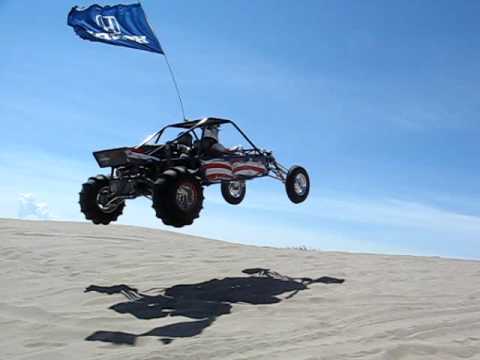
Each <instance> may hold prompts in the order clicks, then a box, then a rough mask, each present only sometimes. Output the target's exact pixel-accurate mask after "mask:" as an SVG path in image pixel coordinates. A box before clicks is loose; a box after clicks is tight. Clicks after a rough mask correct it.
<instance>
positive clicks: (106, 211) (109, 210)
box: [79, 175, 125, 225]
mask: <svg viewBox="0 0 480 360" xmlns="http://www.w3.org/2000/svg"><path fill="white" fill-rule="evenodd" d="M79 195H80V201H79V204H80V209H81V211H82V213H84V214H85V218H86V219H87V220H91V221H92V222H93V223H94V224H96V225H98V224H103V225H108V224H110V223H111V222H112V221H116V220H117V219H118V217H119V216H120V215H122V213H123V209H124V208H125V201H122V200H119V201H115V199H114V195H113V194H112V192H111V191H110V178H109V177H108V176H104V175H97V176H95V177H91V178H90V179H88V181H87V182H86V183H84V184H83V185H82V190H81V191H80V194H79Z"/></svg>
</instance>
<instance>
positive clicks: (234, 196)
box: [221, 180, 247, 205]
mask: <svg viewBox="0 0 480 360" xmlns="http://www.w3.org/2000/svg"><path fill="white" fill-rule="evenodd" d="M221 187H222V196H223V198H224V199H225V201H226V202H228V203H229V204H232V205H238V204H240V203H241V202H242V200H243V199H244V198H245V193H246V191H247V187H246V185H245V181H242V180H239V181H230V182H222V185H221Z"/></svg>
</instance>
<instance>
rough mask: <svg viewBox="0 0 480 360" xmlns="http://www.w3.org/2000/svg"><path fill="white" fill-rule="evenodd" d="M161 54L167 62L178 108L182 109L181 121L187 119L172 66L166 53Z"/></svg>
mask: <svg viewBox="0 0 480 360" xmlns="http://www.w3.org/2000/svg"><path fill="white" fill-rule="evenodd" d="M163 55H164V57H165V62H166V64H167V67H168V71H169V72H170V76H171V78H172V81H173V85H174V86H175V90H176V92H177V97H178V102H179V104H180V109H181V110H182V116H183V121H187V118H186V117H185V108H184V107H183V100H182V95H181V94H180V89H179V88H178V84H177V80H176V79H175V74H174V73H173V70H172V67H171V66H170V62H169V61H168V57H167V54H166V53H164V54H163Z"/></svg>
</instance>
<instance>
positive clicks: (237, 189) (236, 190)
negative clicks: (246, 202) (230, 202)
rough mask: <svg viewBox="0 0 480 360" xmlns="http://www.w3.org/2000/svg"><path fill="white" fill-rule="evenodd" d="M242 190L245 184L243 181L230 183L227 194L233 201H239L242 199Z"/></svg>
mask: <svg viewBox="0 0 480 360" xmlns="http://www.w3.org/2000/svg"><path fill="white" fill-rule="evenodd" d="M244 189H245V182H243V181H231V182H229V183H228V193H229V194H230V196H231V197H233V198H235V199H239V198H241V197H242V194H243V190H244Z"/></svg>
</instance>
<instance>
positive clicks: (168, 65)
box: [138, 0, 188, 121]
mask: <svg viewBox="0 0 480 360" xmlns="http://www.w3.org/2000/svg"><path fill="white" fill-rule="evenodd" d="M138 4H139V5H140V6H141V7H142V8H143V5H142V2H141V0H138ZM143 12H144V14H145V19H146V20H147V23H148V26H149V27H150V29H151V30H152V32H153V33H154V35H155V37H157V35H156V34H155V31H154V30H153V28H152V25H150V22H149V21H148V17H147V13H146V12H145V10H144V11H143ZM157 39H158V37H157ZM162 51H163V54H161V55H163V56H164V58H165V63H166V64H167V67H168V71H169V73H170V77H171V78H172V82H173V85H174V87H175V91H176V93H177V97H178V103H179V104H180V110H181V111H182V117H183V121H188V120H187V118H186V116H185V108H184V107H183V100H182V95H181V94H180V89H179V87H178V83H177V79H176V78H175V73H174V72H173V69H172V66H171V65H170V62H169V61H168V56H167V53H166V51H165V48H164V47H163V46H162Z"/></svg>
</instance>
